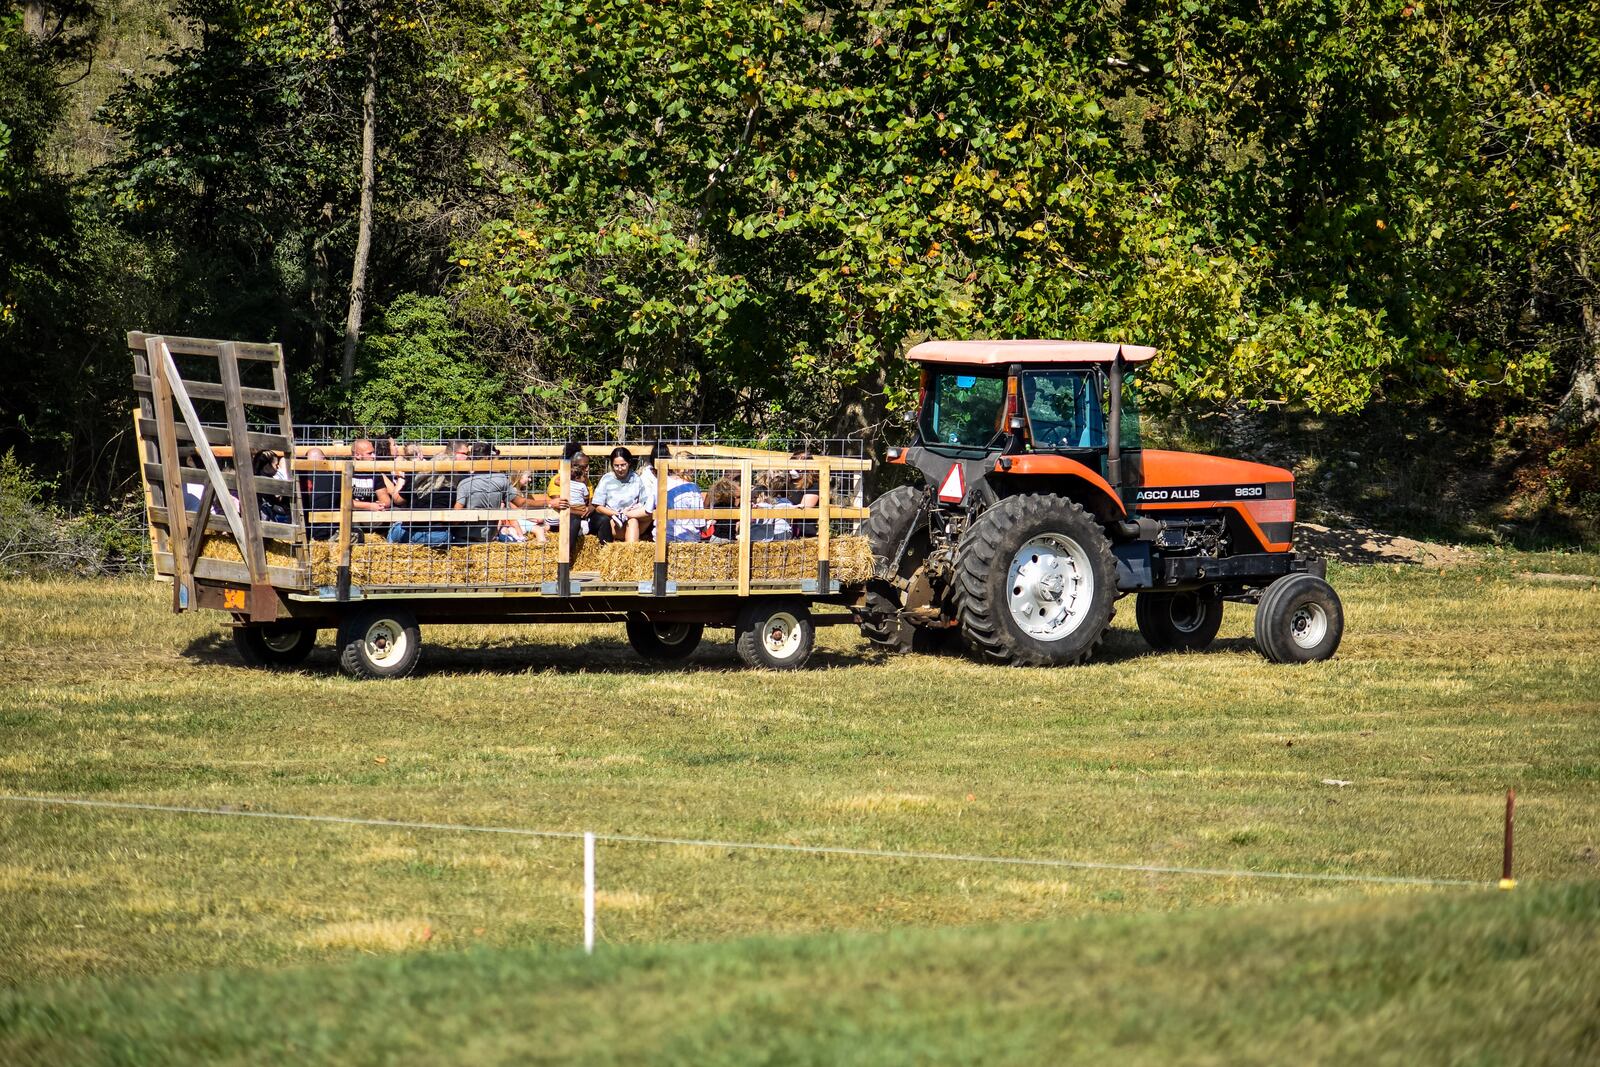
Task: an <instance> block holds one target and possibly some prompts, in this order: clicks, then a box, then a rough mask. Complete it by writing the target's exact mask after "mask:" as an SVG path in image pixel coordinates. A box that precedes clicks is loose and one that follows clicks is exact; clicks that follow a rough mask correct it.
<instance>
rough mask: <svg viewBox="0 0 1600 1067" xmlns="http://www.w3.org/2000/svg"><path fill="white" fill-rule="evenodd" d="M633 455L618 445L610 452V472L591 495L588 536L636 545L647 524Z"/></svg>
mask: <svg viewBox="0 0 1600 1067" xmlns="http://www.w3.org/2000/svg"><path fill="white" fill-rule="evenodd" d="M633 464H634V461H633V453H632V452H630V451H628V450H627V449H626V448H624V447H623V446H621V445H618V446H617V447H616V448H613V449H612V450H611V469H610V470H608V471H606V473H605V477H603V478H601V479H600V484H599V485H598V486H596V487H595V491H594V512H595V513H594V514H593V515H591V516H590V518H589V532H590V533H592V534H594V535H595V536H596V537H598V538H599V539H600V543H601V544H605V543H607V542H609V541H637V540H639V538H640V535H641V532H642V531H643V529H644V528H645V527H646V526H648V525H649V524H650V512H649V511H647V510H645V506H644V492H645V486H644V480H643V479H642V478H640V477H639V474H638V473H637V472H636V471H635V470H634V469H633Z"/></svg>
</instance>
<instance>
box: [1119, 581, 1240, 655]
mask: <svg viewBox="0 0 1600 1067" xmlns="http://www.w3.org/2000/svg"><path fill="white" fill-rule="evenodd" d="M1222 603H1223V601H1222V598H1221V597H1219V596H1217V595H1216V593H1215V592H1214V591H1211V590H1195V591H1193V592H1186V593H1140V594H1139V598H1138V599H1137V600H1136V601H1135V602H1134V605H1133V617H1134V618H1135V619H1136V620H1137V621H1138V623H1139V632H1140V633H1141V634H1143V635H1144V639H1145V640H1146V641H1148V642H1149V643H1150V647H1151V648H1153V649H1155V650H1156V651H1157V652H1178V651H1183V652H1197V651H1199V650H1200V649H1202V648H1206V647H1207V646H1209V645H1210V644H1211V642H1212V641H1214V640H1216V636H1217V631H1218V630H1219V629H1220V628H1221V627H1222Z"/></svg>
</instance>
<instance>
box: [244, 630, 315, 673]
mask: <svg viewBox="0 0 1600 1067" xmlns="http://www.w3.org/2000/svg"><path fill="white" fill-rule="evenodd" d="M233 647H234V648H236V649H238V650H239V658H240V659H242V660H244V662H245V665H246V666H249V667H298V666H300V664H302V663H304V662H305V661H306V657H307V656H309V655H311V650H312V649H313V648H316V647H317V630H316V627H314V626H310V627H308V626H301V625H300V624H299V623H286V622H269V623H264V624H248V625H244V626H235V627H234V628H233Z"/></svg>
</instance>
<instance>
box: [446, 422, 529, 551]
mask: <svg viewBox="0 0 1600 1067" xmlns="http://www.w3.org/2000/svg"><path fill="white" fill-rule="evenodd" d="M499 454H500V450H499V449H498V448H495V447H494V446H493V445H488V444H475V445H473V446H472V458H474V459H487V458H489V457H491V456H498V455H499ZM533 503H534V501H533V500H530V499H529V498H528V497H525V496H523V495H522V493H521V491H519V490H518V489H517V488H516V487H515V486H513V485H512V484H511V478H510V476H509V475H507V474H506V472H505V471H473V472H472V473H471V474H469V475H467V476H466V477H465V478H463V479H461V484H459V485H457V486H456V503H455V510H457V511H499V510H501V509H503V508H507V507H517V508H524V507H529V506H530V505H532V504H533ZM499 530H500V523H499V522H489V523H472V524H471V525H466V524H463V525H461V526H460V527H459V528H458V529H457V530H456V531H454V535H453V537H454V539H456V540H463V541H469V542H470V541H493V540H495V539H496V538H497V537H498V536H499Z"/></svg>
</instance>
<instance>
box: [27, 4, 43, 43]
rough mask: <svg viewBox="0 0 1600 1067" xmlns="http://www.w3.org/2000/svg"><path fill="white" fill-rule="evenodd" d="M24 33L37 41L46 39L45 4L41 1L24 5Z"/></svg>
mask: <svg viewBox="0 0 1600 1067" xmlns="http://www.w3.org/2000/svg"><path fill="white" fill-rule="evenodd" d="M22 32H23V33H25V34H27V35H28V36H29V37H32V38H33V39H34V40H36V41H37V40H41V39H42V38H43V37H44V35H45V34H44V4H43V3H41V2H40V0H28V2H27V3H26V4H24V5H23V8H22Z"/></svg>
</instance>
